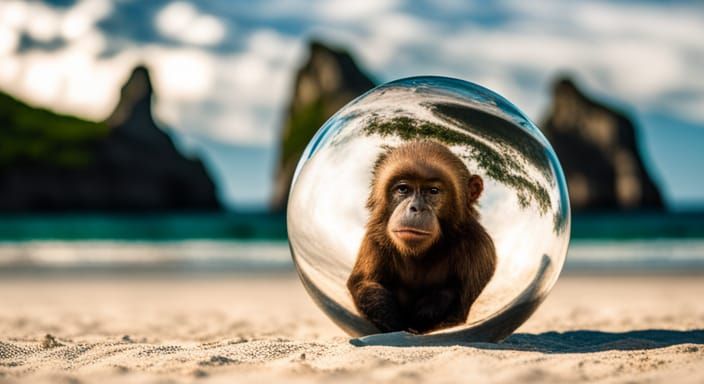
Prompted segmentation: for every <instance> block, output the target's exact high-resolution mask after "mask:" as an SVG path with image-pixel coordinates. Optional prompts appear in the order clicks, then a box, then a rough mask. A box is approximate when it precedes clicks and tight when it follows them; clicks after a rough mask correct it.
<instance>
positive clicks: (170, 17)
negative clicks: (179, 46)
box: [155, 1, 226, 46]
mask: <svg viewBox="0 0 704 384" xmlns="http://www.w3.org/2000/svg"><path fill="white" fill-rule="evenodd" d="M155 22H156V28H157V30H158V31H159V33H161V34H162V35H164V36H166V37H169V38H172V39H175V40H177V41H181V42H184V43H189V44H195V45H204V46H208V45H215V44H218V43H220V42H221V41H222V40H223V38H224V37H225V32H226V28H225V25H224V24H223V23H222V22H221V21H219V20H218V19H217V18H216V17H214V16H211V15H205V14H201V13H199V12H198V10H197V9H196V8H195V7H194V6H193V5H192V4H190V3H186V2H182V1H175V2H172V3H169V5H167V6H165V7H164V8H163V9H162V10H161V11H159V13H158V14H157V16H156V19H155Z"/></svg>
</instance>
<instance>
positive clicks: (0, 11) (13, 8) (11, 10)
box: [0, 1, 30, 29]
mask: <svg viewBox="0 0 704 384" xmlns="http://www.w3.org/2000/svg"><path fill="white" fill-rule="evenodd" d="M29 8H30V5H29V4H27V3H25V2H23V1H7V2H2V3H0V25H4V26H5V27H7V28H13V29H20V28H23V27H24V25H25V23H26V21H27V18H28V17H29Z"/></svg>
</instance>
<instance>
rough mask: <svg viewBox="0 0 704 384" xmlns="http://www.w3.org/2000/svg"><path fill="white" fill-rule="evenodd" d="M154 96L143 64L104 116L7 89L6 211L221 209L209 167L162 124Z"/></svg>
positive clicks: (2, 133)
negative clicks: (52, 107) (59, 110)
mask: <svg viewBox="0 0 704 384" xmlns="http://www.w3.org/2000/svg"><path fill="white" fill-rule="evenodd" d="M151 100H152V85H151V82H150V79H149V73H148V71H147V69H146V68H144V67H139V68H136V69H135V70H134V71H133V73H132V75H131V77H130V78H129V80H128V81H127V83H126V84H125V86H124V87H123V88H122V92H121V98H120V101H119V104H118V105H117V107H116V108H115V110H114V112H113V113H112V115H111V116H110V117H109V118H108V119H107V120H106V121H104V122H100V123H94V122H89V121H84V120H80V119H76V118H73V117H70V116H62V115H57V114H54V113H52V112H50V111H46V110H42V109H36V108H33V107H30V106H28V105H26V104H24V103H22V102H20V101H18V100H15V99H13V98H11V97H9V96H6V95H0V212H27V211H34V212H42V211H119V212H123V211H171V210H179V211H184V210H189V211H195V210H217V209H220V207H221V206H220V204H219V203H218V201H217V198H216V193H215V185H214V183H213V181H212V180H211V178H210V177H209V175H208V173H207V171H206V169H205V167H204V166H203V164H202V163H201V162H200V161H199V160H195V159H188V158H186V157H184V156H183V155H182V154H180V153H179V152H178V151H177V150H176V148H175V146H174V144H173V142H172V141H171V138H170V137H169V136H168V135H167V134H166V133H165V132H163V131H162V130H161V129H159V128H158V127H157V126H156V124H155V123H154V119H153V117H152V111H151Z"/></svg>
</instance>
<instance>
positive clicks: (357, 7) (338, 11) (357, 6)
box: [315, 0, 398, 22]
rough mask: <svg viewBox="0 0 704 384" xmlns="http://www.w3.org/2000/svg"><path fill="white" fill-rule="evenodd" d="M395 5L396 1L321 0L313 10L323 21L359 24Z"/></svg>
mask: <svg viewBox="0 0 704 384" xmlns="http://www.w3.org/2000/svg"><path fill="white" fill-rule="evenodd" d="M397 4H398V1H396V0H355V1H348V0H321V1H318V3H317V6H315V9H316V11H317V14H318V16H319V17H321V18H322V19H323V20H325V19H327V20H333V21H347V22H359V21H362V20H364V19H365V18H367V17H370V16H375V15H377V14H379V13H383V12H386V11H388V10H390V9H392V8H394V7H395V6H396V5H397Z"/></svg>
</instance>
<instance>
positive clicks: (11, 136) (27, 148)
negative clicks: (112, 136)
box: [0, 93, 108, 168]
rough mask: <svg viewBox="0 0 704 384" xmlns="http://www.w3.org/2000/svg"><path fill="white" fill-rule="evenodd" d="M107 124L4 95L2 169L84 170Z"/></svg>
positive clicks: (1, 102) (1, 100) (0, 103)
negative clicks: (21, 166) (36, 166)
mask: <svg viewBox="0 0 704 384" xmlns="http://www.w3.org/2000/svg"><path fill="white" fill-rule="evenodd" d="M107 133H108V128H107V126H106V125H105V124H103V123H96V122H91V121H86V120H81V119H79V118H76V117H71V116H64V115H59V114H56V113H53V112H51V111H49V110H46V109H41V108H34V107H31V106H29V105H27V104H25V103H23V102H21V101H19V100H17V99H15V98H13V97H11V96H9V95H7V94H4V93H0V168H5V167H8V166H12V165H14V164H18V163H32V164H44V165H50V166H57V167H80V166H82V165H86V164H88V163H90V161H91V160H92V156H93V151H94V144H95V142H96V141H97V140H99V139H101V138H103V137H105V136H106V135H107Z"/></svg>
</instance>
